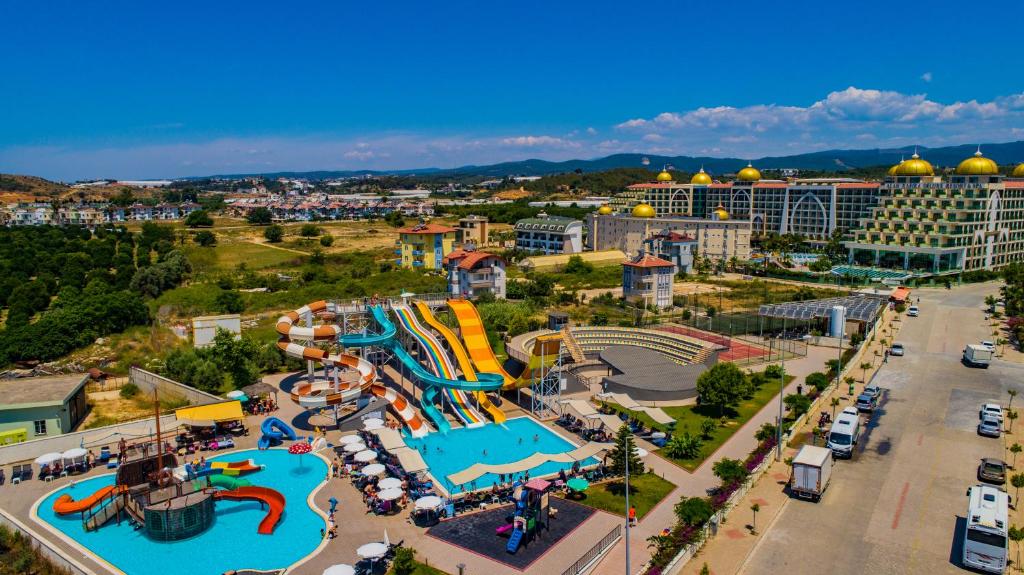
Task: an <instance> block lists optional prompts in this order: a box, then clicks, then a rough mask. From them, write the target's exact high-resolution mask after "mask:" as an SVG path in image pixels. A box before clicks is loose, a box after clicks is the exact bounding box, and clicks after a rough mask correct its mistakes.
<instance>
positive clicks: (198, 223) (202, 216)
mask: <svg viewBox="0 0 1024 575" xmlns="http://www.w3.org/2000/svg"><path fill="white" fill-rule="evenodd" d="M185 225H186V226H188V227H190V228H209V227H212V226H213V218H211V217H210V214H209V212H207V211H206V210H196V211H194V212H192V213H191V214H189V215H188V216H186V217H185Z"/></svg>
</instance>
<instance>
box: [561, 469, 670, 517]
mask: <svg viewBox="0 0 1024 575" xmlns="http://www.w3.org/2000/svg"><path fill="white" fill-rule="evenodd" d="M629 486H630V488H631V489H630V493H629V504H630V505H632V506H633V507H636V516H637V518H643V516H644V515H646V514H647V512H648V511H650V510H651V509H654V506H655V505H657V504H658V503H660V502H661V500H662V499H664V498H665V497H666V496H668V494H669V493H671V492H672V490H673V489H675V488H676V486H675V484H674V483H672V482H671V481H668V480H666V479H662V478H661V477H658V476H657V475H655V474H653V473H645V474H643V475H634V476H630V478H629ZM586 495H587V496H586V497H585V498H584V499H582V500H576V499H574V500H573V501H577V502H578V503H582V504H584V505H589V506H590V507H593V508H595V509H600V510H602V511H607V512H608V513H614V514H615V515H620V516H622V517H625V516H626V494H625V491H624V490H623V489H622V482H621V481H618V480H614V481H609V482H606V483H598V484H594V485H591V486H590V489H588V490H587V492H586Z"/></svg>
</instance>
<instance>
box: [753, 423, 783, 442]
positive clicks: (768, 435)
mask: <svg viewBox="0 0 1024 575" xmlns="http://www.w3.org/2000/svg"><path fill="white" fill-rule="evenodd" d="M777 433H778V428H777V427H776V426H775V424H773V423H771V422H770V421H766V422H764V423H762V424H761V427H758V428H757V432H756V433H754V439H756V440H758V441H768V440H769V439H773V438H775V436H776V434H777Z"/></svg>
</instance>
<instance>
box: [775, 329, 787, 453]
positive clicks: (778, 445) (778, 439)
mask: <svg viewBox="0 0 1024 575" xmlns="http://www.w3.org/2000/svg"><path fill="white" fill-rule="evenodd" d="M785 337H786V316H782V339H783V340H784V339H785ZM779 355H780V356H781V358H782V376H781V378H780V380H779V422H778V425H776V426H775V461H782V404H783V401H782V399H783V397H782V396H783V392H784V390H785V388H786V348H785V344H784V343H783V342H782V341H780V342H779Z"/></svg>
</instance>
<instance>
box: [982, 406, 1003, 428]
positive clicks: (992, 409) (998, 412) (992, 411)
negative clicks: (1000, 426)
mask: <svg viewBox="0 0 1024 575" xmlns="http://www.w3.org/2000/svg"><path fill="white" fill-rule="evenodd" d="M986 415H987V416H989V417H994V418H996V420H997V421H999V423H1002V422H1003V406H1001V405H999V404H998V403H986V404H985V405H982V406H981V411H979V412H978V418H980V419H985V416H986Z"/></svg>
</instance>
